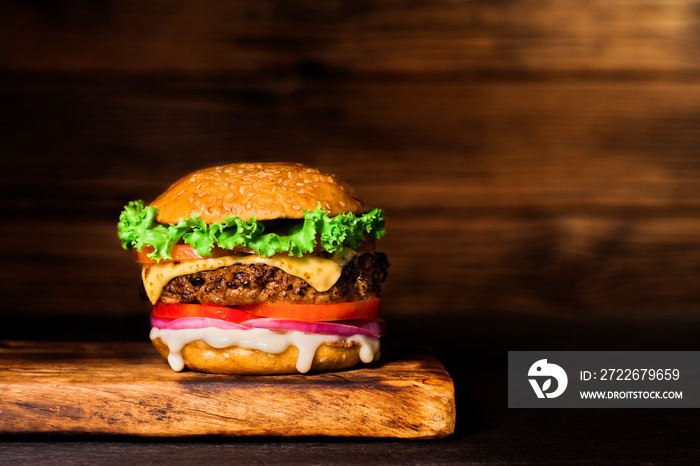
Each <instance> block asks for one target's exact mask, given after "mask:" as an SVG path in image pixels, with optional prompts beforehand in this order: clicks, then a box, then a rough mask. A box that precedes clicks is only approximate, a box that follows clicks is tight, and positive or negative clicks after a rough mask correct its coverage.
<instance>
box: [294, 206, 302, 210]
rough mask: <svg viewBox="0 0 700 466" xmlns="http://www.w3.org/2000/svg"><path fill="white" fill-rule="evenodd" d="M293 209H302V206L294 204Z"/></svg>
mask: <svg viewBox="0 0 700 466" xmlns="http://www.w3.org/2000/svg"><path fill="white" fill-rule="evenodd" d="M292 209H294V210H301V206H299V205H293V206H292Z"/></svg>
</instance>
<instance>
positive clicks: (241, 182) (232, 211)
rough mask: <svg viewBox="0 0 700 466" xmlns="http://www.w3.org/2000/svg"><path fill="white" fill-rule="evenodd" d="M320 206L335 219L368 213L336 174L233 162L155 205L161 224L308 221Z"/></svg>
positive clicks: (190, 180)
mask: <svg viewBox="0 0 700 466" xmlns="http://www.w3.org/2000/svg"><path fill="white" fill-rule="evenodd" d="M319 202H320V203H321V207H322V208H323V209H324V210H326V211H329V212H330V214H329V215H330V216H331V217H332V216H335V215H338V214H340V213H342V212H352V213H353V214H362V213H365V212H366V211H367V208H366V207H365V205H364V203H363V202H362V200H361V199H360V198H359V196H358V195H357V193H356V192H355V191H354V190H353V189H352V188H350V186H348V185H346V184H345V183H343V182H342V181H339V180H337V179H336V178H335V177H334V176H333V175H329V174H327V173H323V172H321V171H319V170H317V169H315V168H310V167H307V166H304V165H302V164H298V163H234V164H230V165H223V166H220V167H211V168H205V169H202V170H197V171H196V172H194V173H191V174H189V175H187V176H185V177H184V178H181V179H180V180H178V181H176V182H175V183H174V184H173V185H172V186H170V187H169V188H168V189H167V190H166V191H165V192H164V193H163V194H161V195H160V196H158V198H157V199H156V200H155V201H153V202H152V203H151V205H152V206H155V207H157V208H158V210H159V212H158V215H157V217H156V220H157V221H158V222H160V223H178V222H179V221H180V219H183V218H188V217H192V216H194V215H198V216H199V218H201V219H202V220H204V221H205V222H206V223H209V224H211V223H216V222H221V221H223V220H225V219H226V218H227V217H231V216H236V217H240V218H241V219H242V220H245V221H248V220H249V219H250V218H255V219H257V220H273V219H277V218H304V210H309V211H314V210H315V209H316V207H317V205H318V203H319Z"/></svg>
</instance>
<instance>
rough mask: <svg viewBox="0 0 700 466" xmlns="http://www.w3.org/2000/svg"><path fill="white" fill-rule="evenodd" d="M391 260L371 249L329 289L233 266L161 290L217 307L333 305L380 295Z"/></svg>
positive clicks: (259, 268) (263, 269)
mask: <svg viewBox="0 0 700 466" xmlns="http://www.w3.org/2000/svg"><path fill="white" fill-rule="evenodd" d="M388 266H389V262H388V261H387V259H386V255H385V254H384V253H378V252H371V253H365V254H362V255H360V256H356V257H354V258H353V259H352V260H351V261H350V262H348V263H347V264H346V265H345V267H343V271H342V273H341V275H340V278H339V279H338V281H337V282H336V284H335V285H333V287H331V288H330V289H329V290H328V291H323V292H319V291H316V290H315V289H314V288H313V287H312V286H311V285H309V284H308V283H306V282H305V281H304V280H302V279H301V278H298V277H295V276H292V275H289V274H287V273H286V272H284V271H282V270H280V269H278V268H276V267H271V266H269V265H264V264H249V265H244V264H234V265H231V266H228V267H221V268H219V269H216V270H207V271H204V272H198V273H194V274H190V275H183V276H180V277H176V278H174V279H172V280H171V281H170V282H168V284H167V285H166V286H165V287H164V288H163V292H162V293H161V296H160V299H161V301H163V302H164V303H193V304H194V303H199V304H218V305H229V306H233V305H239V304H253V303H260V302H268V303H287V304H331V303H340V302H348V301H359V300H364V299H371V298H378V297H380V296H381V288H382V284H383V283H384V280H385V279H386V274H387V272H386V270H387V267H388Z"/></svg>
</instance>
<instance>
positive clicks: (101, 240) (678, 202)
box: [0, 0, 700, 319]
mask: <svg viewBox="0 0 700 466" xmlns="http://www.w3.org/2000/svg"><path fill="white" fill-rule="evenodd" d="M0 147H1V148H2V149H1V150H2V162H1V165H0V186H1V188H0V189H1V190H2V219H3V220H2V224H3V228H2V229H1V230H0V235H1V236H0V248H1V250H0V257H2V264H3V267H2V272H1V275H0V292H1V293H2V302H3V304H2V312H3V314H5V315H14V316H16V315H22V316H25V317H27V318H33V317H41V316H77V317H80V316H94V315H95V314H96V313H99V315H102V316H115V317H119V316H122V317H123V316H132V315H142V314H143V313H144V312H147V311H148V307H147V306H146V305H145V304H143V303H141V302H140V301H139V299H138V297H137V287H138V280H139V277H138V275H139V274H138V267H137V266H136V265H134V264H133V262H132V257H131V256H130V254H129V253H127V252H125V251H123V250H121V249H120V247H119V243H118V240H117V237H116V221H117V217H118V215H119V212H120V210H121V207H122V206H123V205H124V204H125V203H127V202H128V201H130V200H133V199H138V198H142V199H144V200H146V201H150V200H152V199H153V198H154V197H155V196H156V195H157V194H158V193H160V192H161V191H162V190H163V189H165V188H166V187H167V186H168V185H169V184H170V183H171V182H173V181H174V180H176V179H177V178H179V177H180V176H182V175H184V174H186V173H188V172H190V171H192V170H194V169H196V168H200V167H203V166H208V165H214V164H219V163H227V162H236V161H257V160H261V161H272V160H286V161H299V162H304V163H307V164H310V165H314V166H317V167H319V168H322V169H324V170H327V171H330V172H332V173H335V174H337V175H338V176H339V177H340V178H342V179H344V180H345V181H347V182H349V183H351V184H352V185H354V186H355V187H356V188H357V189H358V191H359V192H360V193H361V194H362V195H363V197H364V198H365V200H366V201H367V203H368V204H371V205H373V206H379V207H382V208H384V209H385V211H386V218H387V228H388V232H389V233H388V235H387V236H386V238H385V239H384V240H382V242H381V243H380V245H381V248H382V249H383V250H385V251H386V252H387V253H388V255H389V257H390V260H391V263H392V266H391V269H390V278H389V282H388V284H387V286H386V291H385V312H386V316H387V318H391V317H393V316H399V315H409V316H413V317H417V318H432V317H433V316H441V317H442V316H448V315H449V316H454V315H459V316H464V315H470V314H471V313H475V312H479V313H481V312H490V313H492V315H495V316H497V315H503V316H513V315H518V316H523V315H525V316H527V315H533V314H536V315H540V316H542V315H544V316H557V317H562V316H564V317H567V316H568V317H571V318H574V319H578V318H588V316H617V317H621V318H637V317H639V316H644V317H645V318H647V317H649V316H652V317H655V318H656V317H658V316H675V317H677V316H681V317H682V318H694V317H695V316H696V315H698V309H699V308H700V2H698V1H694V0H679V1H674V2H666V1H663V0H646V1H642V0H640V1H633V2H622V3H620V2H610V1H608V0H594V1H586V2H583V1H573V0H571V1H564V0H562V1H543V2H539V1H525V0H513V1H499V2H488V1H464V2H451V1H426V2H410V1H390V0H380V1H372V2H357V1H329V2H325V1H324V2H313V1H291V2H284V1H280V2H277V1H259V0H254V1H237V2H216V1H203V2H191V1H184V0H178V1H167V2H141V1H134V0H119V1H88V0H74V1H66V2H43V1H38V0H35V1H4V2H2V3H1V4H0Z"/></svg>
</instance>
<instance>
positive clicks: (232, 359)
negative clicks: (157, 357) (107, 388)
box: [153, 338, 361, 375]
mask: <svg viewBox="0 0 700 466" xmlns="http://www.w3.org/2000/svg"><path fill="white" fill-rule="evenodd" d="M153 345H154V346H155V347H156V349H157V350H158V352H159V353H160V354H161V356H163V357H164V358H165V359H166V360H167V359H168V355H169V354H170V350H169V349H168V346H167V345H166V344H165V343H164V342H163V340H161V339H160V338H156V339H155V340H153ZM360 348H361V346H360V345H359V344H358V343H355V342H351V341H329V342H326V343H323V344H321V346H319V347H318V349H317V350H316V354H315V355H314V358H313V362H312V363H311V371H312V372H323V371H334V370H340V369H346V368H348V367H351V366H354V365H355V364H357V363H358V362H360ZM298 356H299V350H297V348H296V347H294V346H289V347H288V348H287V349H286V350H285V351H283V352H282V353H279V354H272V353H266V352H264V351H260V350H255V349H246V348H241V347H239V346H229V347H227V348H214V347H212V346H209V345H208V344H206V343H205V342H203V341H202V340H196V341H193V342H190V343H187V344H186V345H185V346H184V347H183V348H182V359H183V361H184V363H185V367H187V368H188V369H190V370H193V371H198V372H210V373H214V374H241V375H266V374H298V373H299V371H298V370H297V368H296V364H297V357H298Z"/></svg>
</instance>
